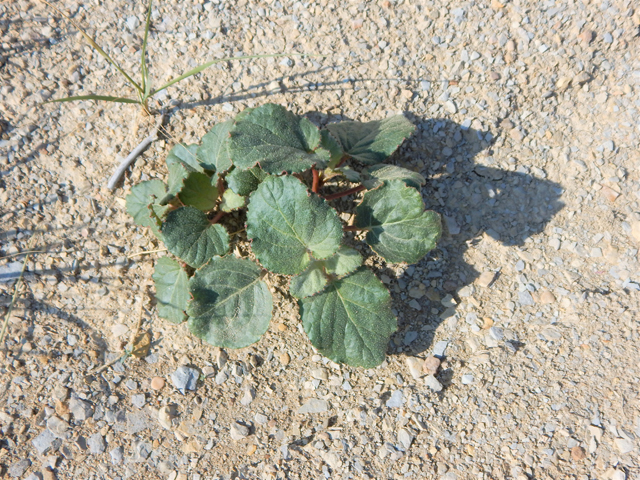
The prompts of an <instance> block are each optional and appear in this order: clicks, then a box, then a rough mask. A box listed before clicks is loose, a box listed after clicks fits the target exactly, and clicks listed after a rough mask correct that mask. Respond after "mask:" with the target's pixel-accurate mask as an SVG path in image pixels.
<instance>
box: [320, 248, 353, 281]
mask: <svg viewBox="0 0 640 480" xmlns="http://www.w3.org/2000/svg"><path fill="white" fill-rule="evenodd" d="M323 264H324V268H325V270H326V272H327V273H328V274H329V275H335V276H336V277H341V276H343V275H346V274H348V273H351V272H353V271H354V270H356V269H357V268H358V267H359V266H360V265H362V257H361V256H360V254H359V253H358V251H357V250H354V249H353V248H349V247H345V246H344V245H342V246H341V247H340V249H339V250H338V251H337V252H336V254H335V255H333V256H332V257H329V258H327V259H326V260H323Z"/></svg>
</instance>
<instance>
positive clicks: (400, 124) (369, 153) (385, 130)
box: [327, 115, 416, 165]
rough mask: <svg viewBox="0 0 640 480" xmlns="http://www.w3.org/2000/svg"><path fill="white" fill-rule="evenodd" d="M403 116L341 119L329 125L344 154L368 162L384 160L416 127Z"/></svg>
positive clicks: (328, 127)
mask: <svg viewBox="0 0 640 480" xmlns="http://www.w3.org/2000/svg"><path fill="white" fill-rule="evenodd" d="M415 128H416V127H415V126H414V125H413V124H412V123H411V122H410V121H409V120H407V119H406V118H405V117H404V116H403V115H396V116H394V117H389V118H386V119H384V120H374V121H373V122H366V123H362V122H340V123H332V124H329V125H327V130H329V132H331V133H332V134H333V135H334V136H335V137H336V138H337V139H338V140H339V141H340V144H341V145H342V148H343V149H344V151H345V153H346V154H348V155H350V156H352V157H353V158H355V159H356V160H359V161H361V162H362V163H366V164H370V165H371V164H375V163H382V162H384V161H385V160H386V159H387V158H388V157H389V156H390V155H391V154H392V153H393V152H395V151H396V149H397V148H398V147H399V146H400V144H401V143H402V142H403V141H404V140H405V138H407V137H409V135H411V134H412V133H413V131H414V130H415Z"/></svg>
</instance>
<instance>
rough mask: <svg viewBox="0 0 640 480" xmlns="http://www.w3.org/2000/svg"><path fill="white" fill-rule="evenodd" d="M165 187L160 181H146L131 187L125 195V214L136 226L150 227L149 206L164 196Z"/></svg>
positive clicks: (151, 220)
mask: <svg viewBox="0 0 640 480" xmlns="http://www.w3.org/2000/svg"><path fill="white" fill-rule="evenodd" d="M165 192H166V185H165V184H164V183H163V182H162V181H161V180H147V181H145V182H140V183H138V184H137V185H134V186H133V187H131V193H130V194H129V195H127V199H126V200H127V207H126V208H127V213H128V214H129V215H131V216H132V217H133V221H134V222H135V223H136V225H140V226H142V227H151V226H152V225H153V223H154V220H153V219H152V218H151V212H150V211H149V205H153V204H155V203H156V202H157V201H158V199H161V198H163V197H164V196H165Z"/></svg>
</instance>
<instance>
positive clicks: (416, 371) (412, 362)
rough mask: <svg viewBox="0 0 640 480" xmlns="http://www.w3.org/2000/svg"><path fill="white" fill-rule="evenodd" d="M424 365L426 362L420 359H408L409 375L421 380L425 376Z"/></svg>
mask: <svg viewBox="0 0 640 480" xmlns="http://www.w3.org/2000/svg"><path fill="white" fill-rule="evenodd" d="M423 363H424V360H422V359H420V358H416V357H407V365H408V366H409V373H410V374H411V376H412V377H413V378H414V379H415V380H418V379H419V378H421V377H422V375H424V374H423V373H422V364H423Z"/></svg>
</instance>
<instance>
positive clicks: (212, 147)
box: [198, 120, 233, 175]
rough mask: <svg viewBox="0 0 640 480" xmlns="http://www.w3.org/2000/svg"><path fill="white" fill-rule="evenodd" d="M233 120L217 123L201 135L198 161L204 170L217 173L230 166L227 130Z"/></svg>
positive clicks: (221, 172) (224, 170)
mask: <svg viewBox="0 0 640 480" xmlns="http://www.w3.org/2000/svg"><path fill="white" fill-rule="evenodd" d="M231 127H233V120H227V121H226V122H223V123H219V124H217V125H216V126H214V127H213V128H212V129H211V130H209V132H208V133H206V134H205V135H204V137H202V145H200V148H198V161H199V162H200V165H202V167H203V168H204V169H205V170H213V171H214V172H216V173H217V174H218V175H222V174H223V173H224V172H226V171H227V170H229V169H230V168H231V157H229V148H228V147H229V130H231Z"/></svg>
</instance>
